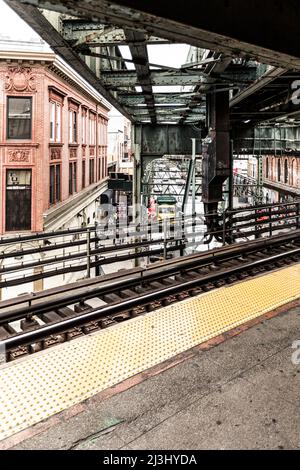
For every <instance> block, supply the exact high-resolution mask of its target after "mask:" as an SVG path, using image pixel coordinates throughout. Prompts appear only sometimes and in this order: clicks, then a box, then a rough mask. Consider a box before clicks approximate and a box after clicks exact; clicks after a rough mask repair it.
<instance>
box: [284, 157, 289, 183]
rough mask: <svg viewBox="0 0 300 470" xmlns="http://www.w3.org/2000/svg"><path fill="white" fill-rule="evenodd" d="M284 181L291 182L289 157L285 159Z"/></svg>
mask: <svg viewBox="0 0 300 470" xmlns="http://www.w3.org/2000/svg"><path fill="white" fill-rule="evenodd" d="M284 182H285V184H287V183H288V182H289V166H288V160H287V158H286V159H285V160H284Z"/></svg>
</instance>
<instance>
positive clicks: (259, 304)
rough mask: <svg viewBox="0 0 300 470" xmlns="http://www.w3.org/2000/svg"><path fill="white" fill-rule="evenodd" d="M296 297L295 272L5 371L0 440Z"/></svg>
mask: <svg viewBox="0 0 300 470" xmlns="http://www.w3.org/2000/svg"><path fill="white" fill-rule="evenodd" d="M299 297H300V265H299V264H298V265H294V266H291V267H288V268H284V269H280V270H278V271H276V272H273V273H270V274H267V275H265V276H259V277H256V278H254V279H251V280H248V281H244V282H240V283H239V284H235V285H232V286H229V287H223V288H220V289H217V290H215V291H212V292H208V293H206V294H203V295H200V296H198V297H194V298H191V299H187V300H184V301H182V302H178V303H176V304H174V305H170V306H169V307H165V308H162V309H160V310H156V311H154V312H151V313H149V314H147V315H144V316H141V317H137V318H134V319H132V320H129V321H127V322H125V323H121V324H119V325H116V326H113V327H110V328H108V329H106V330H102V331H99V332H97V333H95V334H93V335H89V336H85V337H81V338H78V339H77V340H74V341H71V342H69V343H64V344H61V345H59V346H57V347H55V348H52V349H48V350H45V351H43V352H41V353H37V354H35V355H32V356H28V357H26V358H24V359H20V360H19V361H15V362H11V363H8V364H4V365H2V366H1V368H0V387H1V390H0V391H1V394H0V395H1V398H0V400H1V402H0V439H4V438H6V437H8V436H11V435H12V434H14V433H16V432H19V431H21V430H23V429H25V428H27V427H29V426H32V425H33V424H35V423H38V422H40V421H42V420H44V419H45V418H48V417H49V416H52V415H54V414H55V413H58V412H60V411H62V410H64V409H66V408H68V407H70V406H72V405H75V404H77V403H79V402H81V401H83V400H85V399H87V398H89V397H91V396H93V395H95V394H96V393H98V392H100V391H101V390H104V389H106V388H108V387H111V386H112V385H115V384H117V383H119V382H121V381H123V380H125V379H127V378H129V377H131V376H133V375H135V374H137V373H139V372H142V371H143V370H146V369H148V368H150V367H152V366H154V365H156V364H159V363H160V362H163V361H165V360H167V359H169V358H171V357H172V356H174V355H176V354H179V353H181V352H183V351H186V350H187V349H190V348H192V347H194V346H196V345H198V344H200V343H202V342H204V341H207V340H208V339H211V338H213V337H215V336H217V335H219V334H221V333H223V332H225V331H228V330H230V329H232V328H234V327H236V326H238V325H241V324H243V323H245V322H247V321H249V320H251V319H253V318H256V317H258V316H260V315H262V314H264V313H266V312H268V311H271V310H274V309H275V308H277V307H279V306H281V305H284V304H286V303H288V302H290V301H292V300H294V299H297V298H299Z"/></svg>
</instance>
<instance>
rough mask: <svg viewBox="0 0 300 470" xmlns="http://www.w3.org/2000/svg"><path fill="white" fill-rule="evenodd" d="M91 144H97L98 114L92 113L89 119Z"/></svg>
mask: <svg viewBox="0 0 300 470" xmlns="http://www.w3.org/2000/svg"><path fill="white" fill-rule="evenodd" d="M89 136H90V138H89V144H90V145H96V116H95V115H94V114H92V113H90V119H89Z"/></svg>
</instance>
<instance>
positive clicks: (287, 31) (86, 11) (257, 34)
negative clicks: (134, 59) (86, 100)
mask: <svg viewBox="0 0 300 470" xmlns="http://www.w3.org/2000/svg"><path fill="white" fill-rule="evenodd" d="M25 2H27V3H28V2H29V3H31V4H33V5H35V6H39V7H41V8H52V9H54V10H57V11H60V12H62V13H68V14H72V15H78V16H83V17H93V18H97V19H99V20H102V21H105V22H109V23H111V24H115V25H118V26H121V27H123V26H128V27H130V28H136V29H138V30H139V31H141V29H144V30H146V31H148V32H151V34H153V35H155V36H159V37H163V38H167V39H171V40H175V41H179V42H185V43H188V44H191V45H194V46H197V47H204V48H207V49H211V50H215V51H219V52H223V53H225V54H230V55H232V56H239V55H246V56H250V57H253V58H256V59H257V60H259V61H260V62H261V63H267V64H270V65H274V66H277V67H284V68H289V69H293V68H297V69H300V50H299V24H298V23H299V22H298V18H299V17H300V3H299V2H298V1H296V0H290V1H287V0H277V1H276V2H274V0H265V1H264V2H261V0H252V1H251V2H241V1H240V0H230V1H228V0H209V1H207V2H205V4H203V5H202V6H203V7H202V8H201V5H200V6H199V1H198V0H189V2H188V5H187V6H186V8H183V6H182V5H178V6H180V8H178V7H177V8H176V6H174V2H173V0H164V1H163V2H161V1H160V2H159V1H152V2H141V1H140V0H117V2H115V1H112V0H109V1H108V0H81V1H80V2H78V0H62V1H60V2H58V1H57V0H20V1H19V2H18V3H25ZM203 3H204V2H203Z"/></svg>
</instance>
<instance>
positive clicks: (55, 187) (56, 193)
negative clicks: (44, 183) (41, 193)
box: [50, 165, 60, 204]
mask: <svg viewBox="0 0 300 470" xmlns="http://www.w3.org/2000/svg"><path fill="white" fill-rule="evenodd" d="M59 201H60V165H50V204H56V203H57V202H59Z"/></svg>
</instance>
